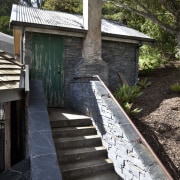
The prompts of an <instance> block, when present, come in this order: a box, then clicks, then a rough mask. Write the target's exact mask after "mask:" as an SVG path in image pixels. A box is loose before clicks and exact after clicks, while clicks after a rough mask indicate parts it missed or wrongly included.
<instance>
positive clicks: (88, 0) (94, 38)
mask: <svg viewBox="0 0 180 180" xmlns="http://www.w3.org/2000/svg"><path fill="white" fill-rule="evenodd" d="M101 9H102V1H101V0H83V21H84V28H85V29H87V30H88V32H87V35H86V39H85V41H84V48H83V58H84V59H87V60H88V61H89V60H94V59H96V60H101Z"/></svg>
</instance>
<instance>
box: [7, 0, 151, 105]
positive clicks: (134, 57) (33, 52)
mask: <svg viewBox="0 0 180 180" xmlns="http://www.w3.org/2000/svg"><path fill="white" fill-rule="evenodd" d="M91 2H92V1H91ZM84 20H85V17H83V16H81V15H74V14H68V13H64V12H56V11H49V10H42V9H37V8H32V7H25V6H20V5H13V7H12V13H11V19H10V25H11V28H13V30H14V39H15V55H18V56H20V59H21V62H23V63H25V64H28V65H29V66H30V78H31V79H42V80H43V83H44V89H45V94H46V98H47V102H48V106H49V107H62V106H68V104H69V103H71V102H70V99H69V83H70V82H71V81H72V80H73V78H74V77H76V76H91V75H96V74H98V75H100V76H101V73H102V71H104V74H105V76H106V80H105V81H106V84H107V85H108V87H109V89H110V90H111V91H114V90H115V89H116V88H117V87H118V86H119V84H120V83H121V81H120V78H119V73H121V74H123V76H124V77H125V79H126V81H127V82H128V84H130V85H133V84H135V83H136V82H137V76H138V55H139V47H140V46H141V45H142V44H143V43H152V42H153V41H154V40H153V39H151V38H150V37H148V36H147V35H145V34H143V33H141V32H138V31H136V30H134V29H132V28H129V27H127V26H125V25H123V24H120V23H117V22H112V21H108V20H105V19H102V20H101V36H102V41H101V39H100V41H101V42H102V46H101V53H102V60H103V61H101V64H97V63H94V64H93V61H92V62H91V63H89V64H88V65H86V64H85V65H84V67H83V68H80V69H79V68H78V67H79V66H81V65H82V64H83V63H84V60H83V59H84V57H83V47H84V40H85V38H86V36H87V34H88V31H89V29H90V27H91V26H89V27H86V26H85V23H84ZM95 44H96V43H95ZM99 62H100V61H99ZM104 67H105V68H104ZM103 68H104V69H103ZM82 69H83V71H84V72H83V73H82V72H81V71H82ZM102 79H103V76H102Z"/></svg>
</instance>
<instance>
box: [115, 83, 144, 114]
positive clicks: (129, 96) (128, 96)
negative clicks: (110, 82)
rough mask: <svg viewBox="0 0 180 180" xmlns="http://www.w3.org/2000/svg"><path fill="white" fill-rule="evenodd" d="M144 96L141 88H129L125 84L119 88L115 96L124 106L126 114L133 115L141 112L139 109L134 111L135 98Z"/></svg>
mask: <svg viewBox="0 0 180 180" xmlns="http://www.w3.org/2000/svg"><path fill="white" fill-rule="evenodd" d="M142 94H143V92H141V88H140V87H139V86H128V85H127V84H123V85H122V86H119V88H118V89H117V90H116V92H115V93H114V96H115V98H116V99H117V101H118V102H119V103H120V104H121V105H122V107H123V109H124V110H125V111H126V113H127V114H129V115H132V114H134V113H138V112H140V111H141V109H139V108H136V109H133V108H132V107H133V101H134V100H135V98H137V97H139V96H141V95H142Z"/></svg>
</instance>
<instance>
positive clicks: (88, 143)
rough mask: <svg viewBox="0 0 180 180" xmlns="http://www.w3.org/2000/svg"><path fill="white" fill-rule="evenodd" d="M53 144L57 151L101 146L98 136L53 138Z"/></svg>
mask: <svg viewBox="0 0 180 180" xmlns="http://www.w3.org/2000/svg"><path fill="white" fill-rule="evenodd" d="M54 142H55V146H56V148H57V150H58V149H69V148H78V147H93V146H101V145H102V142H101V138H100V136H99V135H89V136H78V137H63V138H54Z"/></svg>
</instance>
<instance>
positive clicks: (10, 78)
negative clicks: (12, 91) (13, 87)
mask: <svg viewBox="0 0 180 180" xmlns="http://www.w3.org/2000/svg"><path fill="white" fill-rule="evenodd" d="M0 81H6V82H8V81H20V76H19V75H14V76H13V75H11V76H8V75H6V76H3V75H2V76H0Z"/></svg>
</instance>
